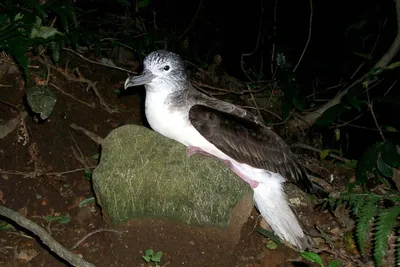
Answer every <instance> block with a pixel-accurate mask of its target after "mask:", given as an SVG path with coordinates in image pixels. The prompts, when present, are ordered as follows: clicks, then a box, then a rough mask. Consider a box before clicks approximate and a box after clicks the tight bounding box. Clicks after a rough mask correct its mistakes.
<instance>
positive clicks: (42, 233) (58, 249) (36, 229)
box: [0, 206, 95, 267]
mask: <svg viewBox="0 0 400 267" xmlns="http://www.w3.org/2000/svg"><path fill="white" fill-rule="evenodd" d="M0 215H2V216H4V217H6V218H8V219H11V220H12V221H14V222H15V223H17V224H18V225H19V226H21V227H23V228H25V229H27V230H29V231H31V232H32V233H34V234H35V235H37V236H38V237H39V238H40V240H42V241H43V243H44V244H46V245H47V246H48V247H49V248H50V250H51V251H53V252H54V253H56V254H57V255H58V256H59V257H60V258H62V259H64V260H66V261H67V262H69V263H70V264H71V265H72V266H80V267H95V265H93V264H91V263H89V262H87V261H85V260H84V259H81V258H80V257H79V256H77V255H75V254H74V253H72V252H71V251H69V250H67V249H66V248H64V247H63V246H62V245H60V243H58V242H57V241H56V240H55V239H54V238H53V237H51V235H49V234H48V233H47V232H46V230H44V229H43V228H42V227H40V226H39V225H37V224H36V223H34V222H32V221H31V220H28V219H26V218H25V217H23V216H22V215H20V214H18V213H17V212H15V211H13V210H10V209H8V208H6V207H4V206H0Z"/></svg>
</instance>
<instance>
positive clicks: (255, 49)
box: [240, 0, 264, 82]
mask: <svg viewBox="0 0 400 267" xmlns="http://www.w3.org/2000/svg"><path fill="white" fill-rule="evenodd" d="M260 5H261V13H260V23H259V27H258V35H257V42H256V46H255V47H254V49H253V51H252V52H250V53H242V55H241V57H240V67H241V69H242V71H243V73H244V75H246V77H247V78H248V79H249V80H250V81H252V82H254V81H253V79H252V78H251V77H250V76H249V75H248V74H247V72H246V70H245V69H244V57H249V56H251V55H253V54H254V53H255V52H256V51H257V50H258V46H259V44H260V39H261V29H262V22H263V14H264V5H263V2H262V0H261V1H260ZM260 71H262V70H260Z"/></svg>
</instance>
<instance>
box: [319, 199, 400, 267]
mask: <svg viewBox="0 0 400 267" xmlns="http://www.w3.org/2000/svg"><path fill="white" fill-rule="evenodd" d="M398 203H400V195H399V194H398V193H397V192H394V193H392V194H386V195H377V194H372V193H343V194H341V195H340V196H339V197H336V198H334V197H330V198H328V199H327V200H326V202H325V204H326V205H328V206H329V208H330V209H333V210H334V209H336V208H337V207H338V206H339V205H342V204H345V205H347V207H348V209H349V210H350V211H351V212H352V213H353V215H354V217H355V218H356V227H355V237H356V242H357V245H358V247H359V249H360V252H361V253H362V254H365V253H366V250H365V247H366V243H367V240H368V237H369V236H370V235H372V239H373V255H374V260H375V262H376V265H377V266H381V265H382V260H383V257H384V256H385V254H386V252H387V250H388V246H387V242H388V237H389V235H390V234H391V232H392V231H393V230H394V229H395V228H397V227H398V226H399V224H398V221H397V219H398V217H399V215H400V207H399V206H397V205H398ZM373 223H374V227H372V226H371V225H372V224H373ZM396 249H397V250H399V248H396ZM397 264H399V258H397Z"/></svg>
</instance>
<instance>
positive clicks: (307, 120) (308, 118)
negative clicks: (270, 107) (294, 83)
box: [291, 0, 400, 129]
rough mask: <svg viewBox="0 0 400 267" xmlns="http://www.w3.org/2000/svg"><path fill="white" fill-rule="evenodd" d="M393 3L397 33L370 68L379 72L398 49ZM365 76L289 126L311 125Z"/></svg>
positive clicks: (399, 10) (399, 1)
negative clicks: (377, 69)
mask: <svg viewBox="0 0 400 267" xmlns="http://www.w3.org/2000/svg"><path fill="white" fill-rule="evenodd" d="M395 4H396V17H397V35H396V38H395V39H394V41H393V43H392V45H391V47H390V48H389V49H388V51H386V53H385V54H384V55H383V56H382V57H381V59H380V60H379V61H378V62H377V63H376V64H375V65H374V67H373V68H372V69H376V68H379V69H380V70H379V72H381V71H382V70H383V69H384V68H385V67H386V66H387V65H388V64H389V63H390V62H391V61H392V59H393V58H394V57H395V56H396V55H397V54H398V52H399V50H400V0H395ZM367 76H368V73H366V74H364V75H363V76H362V77H361V78H359V79H358V80H356V81H355V82H353V83H352V84H351V85H349V86H348V87H347V88H345V89H344V90H343V91H341V92H339V93H338V94H337V95H336V96H335V97H334V98H332V99H331V100H330V101H328V102H327V103H325V104H324V105H322V106H321V107H319V108H318V109H316V110H315V111H313V112H310V113H308V114H306V115H305V116H303V117H301V118H298V119H296V120H293V121H292V122H291V126H292V127H301V128H303V129H306V128H309V127H311V126H312V125H313V124H314V123H315V122H316V121H317V119H318V118H319V117H321V115H322V114H323V113H324V112H325V111H326V110H327V109H329V108H331V107H333V106H335V105H337V104H339V103H340V100H341V99H342V97H343V96H345V95H346V94H347V93H348V92H349V90H350V89H352V88H353V87H354V86H356V85H357V84H359V83H360V82H362V81H363V80H365V78H366V77H367Z"/></svg>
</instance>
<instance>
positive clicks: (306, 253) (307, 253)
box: [300, 251, 341, 267]
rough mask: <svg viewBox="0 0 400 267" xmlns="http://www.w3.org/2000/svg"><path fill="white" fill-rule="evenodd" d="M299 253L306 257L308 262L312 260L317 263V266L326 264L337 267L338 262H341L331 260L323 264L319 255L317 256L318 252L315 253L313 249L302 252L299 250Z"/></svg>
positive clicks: (329, 266)
mask: <svg viewBox="0 0 400 267" xmlns="http://www.w3.org/2000/svg"><path fill="white" fill-rule="evenodd" d="M300 255H301V256H302V257H303V258H304V259H306V260H308V261H310V262H314V263H317V264H319V266H321V267H325V266H327V267H339V266H340V264H341V262H340V261H331V262H329V263H328V265H325V264H324V262H323V261H322V258H321V256H319V255H318V253H315V252H313V251H303V252H300Z"/></svg>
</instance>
